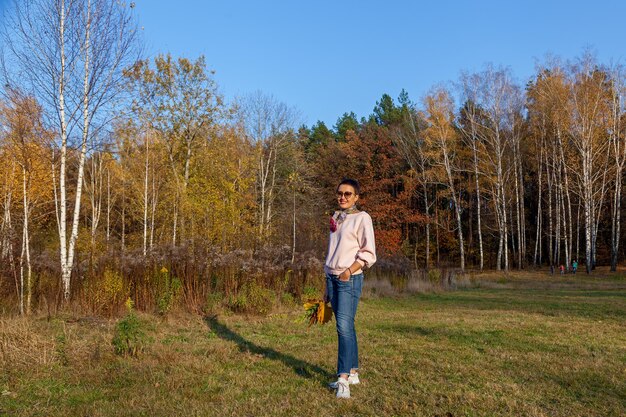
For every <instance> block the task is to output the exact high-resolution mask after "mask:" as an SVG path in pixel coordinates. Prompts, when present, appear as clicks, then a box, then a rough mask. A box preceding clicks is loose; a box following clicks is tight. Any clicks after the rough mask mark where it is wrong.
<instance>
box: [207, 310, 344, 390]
mask: <svg viewBox="0 0 626 417" xmlns="http://www.w3.org/2000/svg"><path fill="white" fill-rule="evenodd" d="M204 321H205V322H206V324H207V326H209V328H210V329H211V330H212V331H213V332H214V333H215V334H216V335H217V336H218V337H220V338H222V339H224V340H228V341H230V342H234V343H235V344H236V345H237V347H238V348H239V350H240V351H241V352H249V353H252V354H255V355H260V356H262V357H264V358H267V359H271V360H274V361H280V362H282V363H283V364H285V365H286V366H288V367H290V368H292V369H293V371H294V372H295V373H296V375H298V376H301V377H303V378H314V379H318V380H319V381H320V383H321V384H322V385H324V386H325V385H326V384H327V383H328V380H329V379H331V378H333V377H334V376H335V374H334V373H332V372H329V371H327V370H326V369H324V368H322V367H320V366H318V365H313V364H311V363H309V362H306V361H303V360H302V359H298V358H296V357H294V356H291V355H288V354H285V353H281V352H279V351H277V350H275V349H272V348H269V347H263V346H259V345H256V344H254V343H253V342H251V341H249V340H247V339H245V338H244V337H243V336H241V335H240V334H237V333H235V332H234V331H232V330H231V329H229V328H228V327H227V326H226V325H225V324H223V323H220V322H219V321H218V320H217V316H212V317H205V318H204ZM316 376H317V377H316Z"/></svg>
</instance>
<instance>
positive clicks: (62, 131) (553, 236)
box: [0, 0, 626, 313]
mask: <svg viewBox="0 0 626 417" xmlns="http://www.w3.org/2000/svg"><path fill="white" fill-rule="evenodd" d="M128 7H129V6H126V5H124V4H122V3H119V2H116V1H113V0H99V1H91V2H86V1H85V2H83V1H72V2H67V3H66V2H64V1H60V2H52V1H48V0H36V1H35V0H29V1H25V2H17V3H16V5H15V6H14V8H13V10H12V15H11V18H10V19H9V20H8V22H7V24H6V27H5V43H6V44H7V45H8V47H7V50H6V51H5V60H6V61H5V62H7V64H8V65H7V68H8V69H9V72H8V78H7V82H6V84H5V94H4V96H3V99H2V102H1V103H0V125H1V126H2V134H1V136H0V158H1V160H2V165H3V167H5V168H4V169H3V175H2V178H1V179H0V181H2V182H1V187H2V188H1V192H2V194H1V195H0V197H1V201H2V221H1V228H0V257H1V265H2V266H1V268H0V277H1V280H2V281H1V285H0V289H1V292H2V294H3V295H4V299H5V300H8V302H7V303H6V304H5V305H4V308H13V307H12V306H17V308H18V309H19V311H20V312H21V313H28V312H29V311H30V310H31V309H34V308H37V309H42V308H43V309H45V308H52V307H51V306H53V307H54V308H56V307H58V306H59V305H60V304H61V303H62V302H64V300H65V301H70V300H71V301H72V302H73V305H76V306H80V307H82V308H85V309H89V310H91V311H94V312H104V311H109V312H114V311H115V310H116V309H117V308H118V307H119V306H121V305H122V304H123V302H124V301H125V299H126V298H127V297H129V296H130V297H131V298H132V299H133V301H134V302H135V305H136V306H137V307H139V308H142V309H157V310H159V311H162V312H166V311H168V310H169V308H171V306H172V305H174V304H176V303H180V302H184V303H185V304H186V305H187V306H188V307H189V308H191V309H206V308H209V307H207V306H210V305H211V303H215V302H217V301H216V300H222V301H224V302H226V303H227V304H228V305H229V306H230V307H231V308H233V309H235V310H237V309H240V310H250V309H253V310H254V309H255V308H256V309H261V308H265V307H263V306H267V300H268V299H271V298H272V297H274V298H280V297H288V298H289V297H293V296H296V297H297V296H300V295H301V294H302V292H303V291H307V287H311V286H320V285H321V284H320V283H321V279H322V277H321V270H322V268H321V266H322V261H323V254H324V250H325V245H326V240H327V234H328V218H329V215H330V214H331V213H332V210H333V209H334V207H335V205H336V201H335V197H334V189H335V186H336V184H337V182H338V180H339V179H341V178H342V177H354V178H357V179H358V180H359V181H360V182H361V183H362V187H363V190H364V191H365V192H364V194H363V196H362V198H361V200H360V203H361V207H362V208H363V209H364V210H367V211H368V212H369V213H370V214H371V216H372V218H373V220H374V224H375V230H376V239H377V247H378V252H379V256H380V258H381V259H380V261H379V262H378V264H377V266H376V267H375V270H374V271H372V273H377V272H376V271H378V273H383V272H385V273H392V274H397V275H406V274H408V273H410V270H411V269H421V268H426V269H429V268H433V267H442V266H455V267H458V268H460V269H465V268H467V267H471V268H477V269H483V268H494V269H498V270H500V269H505V270H508V269H511V268H520V269H521V268H528V267H537V266H555V265H560V264H564V265H566V266H567V267H568V268H569V265H571V262H572V261H573V260H579V261H581V263H583V264H585V266H586V269H587V272H591V270H592V269H593V268H594V267H595V265H596V263H601V264H610V265H611V268H612V270H615V269H616V267H617V264H618V262H619V261H620V260H621V259H623V248H622V247H620V241H621V238H622V236H623V232H622V230H621V225H620V219H621V212H622V209H621V200H622V196H621V191H622V177H623V168H624V162H625V160H626V143H625V131H624V124H623V123H622V120H623V118H624V114H625V113H624V102H623V97H624V91H625V90H624V85H625V84H624V74H623V69H622V68H620V67H609V66H606V65H603V64H601V63H598V62H597V61H596V60H595V59H594V58H593V57H591V56H589V55H583V56H582V57H580V58H578V59H575V60H573V61H572V62H559V61H554V62H549V63H545V64H544V65H543V67H541V68H538V70H537V73H536V74H535V76H534V77H533V78H532V80H531V81H530V82H529V83H528V84H527V85H525V86H521V85H519V84H517V83H516V82H515V81H514V78H513V75H512V74H511V72H510V70H508V69H502V68H494V67H490V66H488V67H486V68H485V69H484V70H483V71H481V72H477V73H471V74H470V73H466V74H462V75H461V77H460V78H459V80H457V82H456V83H454V84H453V85H451V86H450V87H449V88H446V87H442V86H437V87H434V88H433V89H432V90H431V91H429V92H428V93H427V94H426V95H425V96H424V98H423V99H422V100H420V101H418V102H414V101H412V100H411V98H410V97H409V95H408V94H407V93H406V92H405V91H402V92H401V94H400V96H399V97H398V98H397V99H396V100H394V99H392V98H391V97H390V96H389V95H383V96H382V97H381V99H380V101H378V102H377V103H376V104H375V106H374V109H373V112H372V114H371V115H369V116H368V117H364V118H361V119H358V118H357V116H356V115H355V114H354V113H351V112H347V113H345V114H344V115H342V116H341V117H339V118H338V120H337V122H336V123H335V125H334V126H332V127H328V126H326V125H325V124H324V123H323V122H318V123H316V124H315V125H313V126H311V127H306V126H301V125H300V124H299V121H298V115H297V112H296V111H295V110H294V109H293V108H291V107H289V106H287V105H285V104H284V103H281V102H279V101H278V100H276V99H274V98H273V97H271V96H268V95H265V94H263V93H260V92H258V93H254V94H251V95H249V96H246V97H243V98H236V99H231V100H225V99H224V97H222V95H221V94H220V92H219V88H218V86H217V83H216V81H215V79H214V74H213V73H212V72H211V71H210V70H208V69H207V66H206V63H205V61H204V58H202V57H201V58H199V59H197V60H193V59H187V58H182V57H181V58H176V57H171V56H170V55H160V56H157V57H156V58H154V59H152V60H142V59H140V54H139V48H137V47H136V39H135V35H136V31H137V28H136V26H135V23H134V20H133V16H132V10H130V9H129V8H128ZM112 22H115V25H116V26H114V27H115V30H114V31H111V28H112V27H113V26H111V24H112ZM26 23H28V24H26ZM26 28H30V29H26ZM32 28H38V29H39V31H34V32H33V30H32ZM11 71H13V72H11ZM220 302H221V301H220Z"/></svg>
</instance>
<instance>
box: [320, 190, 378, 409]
mask: <svg viewBox="0 0 626 417" xmlns="http://www.w3.org/2000/svg"><path fill="white" fill-rule="evenodd" d="M360 193H361V190H360V187H359V183H358V182H357V181H356V180H353V179H344V180H343V181H341V182H340V183H339V185H338V186H337V202H338V205H339V210H337V211H335V214H334V215H333V216H332V218H331V219H330V238H329V241H328V254H327V255H326V262H325V264H324V271H325V272H326V291H325V298H326V299H327V300H330V303H331V305H332V308H333V311H334V313H335V321H336V323H337V336H338V345H339V346H338V351H337V376H338V379H337V381H336V382H333V383H331V384H330V385H329V386H330V387H331V388H333V389H336V390H337V398H350V384H353V385H354V384H358V383H359V374H358V369H359V347H358V344H357V338H356V330H355V328H354V317H355V315H356V310H357V306H358V304H359V299H360V297H361V290H362V288H363V269H366V268H369V267H371V266H372V265H373V264H374V262H376V244H375V242H374V227H373V225H372V218H371V217H370V215H369V214H367V213H366V212H364V211H360V210H358V209H357V207H356V202H357V201H358V200H359V195H360Z"/></svg>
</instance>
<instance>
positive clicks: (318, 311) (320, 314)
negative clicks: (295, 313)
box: [304, 300, 333, 327]
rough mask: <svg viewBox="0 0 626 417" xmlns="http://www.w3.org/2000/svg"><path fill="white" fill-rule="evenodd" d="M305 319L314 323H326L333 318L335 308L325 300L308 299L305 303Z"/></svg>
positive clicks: (311, 323)
mask: <svg viewBox="0 0 626 417" xmlns="http://www.w3.org/2000/svg"><path fill="white" fill-rule="evenodd" d="M304 311H305V313H304V320H305V321H307V322H308V323H309V327H311V325H313V324H317V323H319V324H325V323H328V322H329V321H330V320H332V318H333V309H332V308H331V306H330V305H329V304H328V303H325V302H324V301H323V300H308V301H307V302H306V303H304Z"/></svg>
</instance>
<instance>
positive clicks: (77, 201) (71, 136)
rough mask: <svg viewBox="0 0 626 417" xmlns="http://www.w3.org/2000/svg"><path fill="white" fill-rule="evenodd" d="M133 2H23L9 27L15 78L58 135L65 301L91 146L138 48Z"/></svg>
mask: <svg viewBox="0 0 626 417" xmlns="http://www.w3.org/2000/svg"><path fill="white" fill-rule="evenodd" d="M132 7H134V3H131V5H130V6H128V5H126V4H124V3H120V2H118V1H116V0H24V1H15V2H14V4H13V7H12V9H11V10H10V13H9V19H8V24H7V26H6V30H5V32H4V40H5V45H6V51H5V55H4V58H5V62H6V63H7V68H8V74H5V76H6V77H7V83H8V84H10V85H13V84H16V85H19V86H21V87H22V88H23V89H24V90H25V91H27V92H28V93H30V94H33V95H34V96H35V97H36V98H37V100H38V101H39V102H40V103H41V104H42V106H43V108H44V115H45V121H46V124H47V126H48V128H49V129H51V130H53V131H54V132H55V133H56V142H57V143H56V146H57V147H58V149H59V158H60V160H59V168H58V169H59V172H58V196H59V198H58V201H57V211H58V216H57V224H58V235H59V243H60V251H59V255H60V263H61V274H62V277H61V278H62V283H63V294H64V298H65V300H68V299H69V297H70V278H71V274H72V269H73V267H74V256H75V249H76V240H77V238H78V227H79V215H80V207H81V197H82V187H83V176H84V169H85V159H86V156H87V145H88V143H89V140H90V138H91V137H92V135H94V134H95V133H97V130H98V129H99V128H100V127H101V126H103V125H104V124H106V122H107V121H108V120H109V118H110V117H111V115H112V113H111V110H112V108H113V107H114V104H115V103H114V100H115V98H116V97H118V96H119V92H120V90H121V87H122V79H123V78H122V68H123V67H125V66H126V65H128V64H129V62H133V61H134V60H135V59H136V57H137V53H138V49H137V48H136V46H137V45H138V44H137V29H136V25H135V23H134V19H133V17H132V13H131V8H132ZM70 156H73V157H74V158H75V160H76V163H77V172H78V174H77V178H76V182H75V184H72V185H73V187H72V188H73V191H74V192H73V202H72V201H71V197H70V196H71V195H72V193H70V190H69V189H68V186H70V184H69V183H68V177H67V170H68V163H69V161H70V159H69V158H70ZM70 205H72V206H73V208H72V209H71V210H68V209H69V208H70V207H68V206H70Z"/></svg>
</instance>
